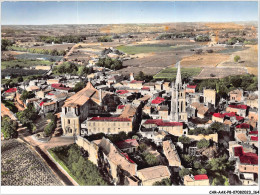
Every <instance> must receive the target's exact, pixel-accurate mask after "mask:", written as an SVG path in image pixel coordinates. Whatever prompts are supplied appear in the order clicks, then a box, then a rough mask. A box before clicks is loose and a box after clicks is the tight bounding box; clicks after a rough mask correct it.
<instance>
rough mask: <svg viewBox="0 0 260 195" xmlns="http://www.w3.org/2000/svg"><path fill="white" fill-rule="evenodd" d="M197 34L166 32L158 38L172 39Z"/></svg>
mask: <svg viewBox="0 0 260 195" xmlns="http://www.w3.org/2000/svg"><path fill="white" fill-rule="evenodd" d="M194 36H195V35H194V34H193V33H166V34H162V35H160V36H158V37H157V38H156V39H157V40H170V39H176V38H184V37H186V38H190V37H194Z"/></svg>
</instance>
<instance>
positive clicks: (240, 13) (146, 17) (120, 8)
mask: <svg viewBox="0 0 260 195" xmlns="http://www.w3.org/2000/svg"><path fill="white" fill-rule="evenodd" d="M231 21H258V2H257V1H222V2H221V1H219V2H216V1H182V2H180V1H161V2H160V1H157V2H153V1H150V2H149V1H148V2H147V1H139V2H137V1H114V2H111V1H110V2H109V1H107V2H105V1H96V2H95V1H78V2H77V1H74V2H72V1H63V2H62V1H61V2H58V1H49V2H48V1H45V2H43V1H42V2H40V1H36V2H33V1H16V2H11V1H10V2H8V1H5V2H2V4H1V24H2V25H46V24H120V23H167V22H231Z"/></svg>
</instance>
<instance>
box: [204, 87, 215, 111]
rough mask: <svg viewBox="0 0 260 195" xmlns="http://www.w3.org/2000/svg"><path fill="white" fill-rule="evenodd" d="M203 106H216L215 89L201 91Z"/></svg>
mask: <svg viewBox="0 0 260 195" xmlns="http://www.w3.org/2000/svg"><path fill="white" fill-rule="evenodd" d="M203 97H204V104H206V105H208V104H211V105H213V106H214V107H215V106H216V90H215V89H203Z"/></svg>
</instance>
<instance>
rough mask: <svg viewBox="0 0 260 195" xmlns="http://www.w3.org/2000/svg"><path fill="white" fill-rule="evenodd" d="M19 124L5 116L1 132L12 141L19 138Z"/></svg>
mask: <svg viewBox="0 0 260 195" xmlns="http://www.w3.org/2000/svg"><path fill="white" fill-rule="evenodd" d="M17 128H18V124H17V122H16V121H14V120H12V119H11V118H10V117H8V116H4V117H3V118H2V122H1V132H2V133H3V135H4V138H5V139H11V138H15V137H17V135H18V133H17Z"/></svg>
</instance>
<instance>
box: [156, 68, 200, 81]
mask: <svg viewBox="0 0 260 195" xmlns="http://www.w3.org/2000/svg"><path fill="white" fill-rule="evenodd" d="M201 70H202V68H181V76H182V78H188V77H194V76H197V75H198V74H199V73H200V72H201ZM176 74H177V68H166V69H163V70H162V71H161V72H159V73H157V74H156V75H155V76H154V77H153V78H154V79H168V80H174V79H175V78H176Z"/></svg>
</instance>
